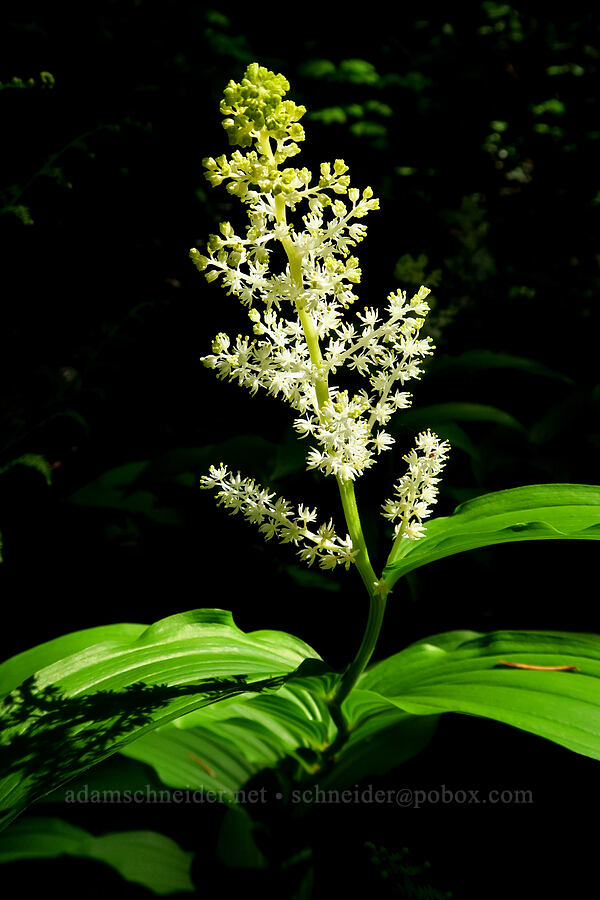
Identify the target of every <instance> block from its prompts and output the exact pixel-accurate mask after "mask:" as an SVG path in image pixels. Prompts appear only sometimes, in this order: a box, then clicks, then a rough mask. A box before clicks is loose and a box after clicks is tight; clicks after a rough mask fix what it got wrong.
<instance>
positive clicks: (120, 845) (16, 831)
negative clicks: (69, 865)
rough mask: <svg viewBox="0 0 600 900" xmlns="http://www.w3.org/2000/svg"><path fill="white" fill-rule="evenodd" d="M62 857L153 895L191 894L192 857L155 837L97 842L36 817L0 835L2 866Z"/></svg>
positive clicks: (121, 835)
mask: <svg viewBox="0 0 600 900" xmlns="http://www.w3.org/2000/svg"><path fill="white" fill-rule="evenodd" d="M65 854H66V855H68V856H79V857H85V858H87V859H96V860H99V861H100V862H103V863H106V864H107V865H109V866H112V868H113V869H116V870H117V872H118V873H119V874H120V875H122V877H123V878H124V879H125V880H126V881H133V882H135V883H136V884H141V885H143V886H144V887H146V888H148V889H149V890H151V891H153V892H154V893H155V894H172V893H175V892H180V891H186V892H193V891H194V884H193V882H192V879H191V877H190V869H191V865H192V858H193V853H189V852H187V851H185V850H182V849H181V847H180V846H179V845H178V844H176V843H175V841H173V840H171V838H168V837H166V836H165V835H163V834H158V833H157V832H155V831H122V832H114V833H111V834H103V835H100V836H98V837H95V836H94V835H93V834H90V833H89V832H88V831H84V829H83V828H78V827H77V826H76V825H71V824H69V823H68V822H64V821H63V820H62V819H56V818H50V817H45V816H35V817H31V818H24V819H21V820H20V821H19V822H14V823H13V825H12V826H11V827H10V828H9V829H7V830H6V831H5V832H3V834H0V863H3V862H12V861H15V860H21V859H42V858H44V859H50V858H54V857H58V856H63V855H65ZM23 887H24V888H26V887H27V885H26V884H25V885H23Z"/></svg>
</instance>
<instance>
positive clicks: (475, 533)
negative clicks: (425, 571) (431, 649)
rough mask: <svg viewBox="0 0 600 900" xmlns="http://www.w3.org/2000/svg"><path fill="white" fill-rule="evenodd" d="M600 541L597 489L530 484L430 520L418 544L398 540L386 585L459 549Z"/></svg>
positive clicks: (595, 486) (598, 496)
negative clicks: (559, 541)
mask: <svg viewBox="0 0 600 900" xmlns="http://www.w3.org/2000/svg"><path fill="white" fill-rule="evenodd" d="M559 538H561V539H566V538H568V539H570V540H573V539H584V540H598V539H599V538H600V487H599V486H597V485H588V484H532V485H527V486H526V487H518V488H511V489H509V490H506V491H497V492H495V493H493V494H484V495H483V496H481V497H476V498H475V499H474V500H468V501H467V502H466V503H462V504H461V505H460V506H459V507H457V509H456V510H455V511H454V513H453V514H452V515H451V516H446V517H443V518H437V519H431V520H430V521H428V522H427V523H426V529H425V535H424V536H423V537H422V538H419V540H416V541H409V540H404V541H402V542H401V543H400V545H399V547H398V548H397V549H396V550H395V551H393V552H392V553H391V554H390V557H389V559H388V561H387V565H386V567H385V569H384V573H383V574H384V576H385V578H386V579H387V580H388V582H389V583H390V585H391V584H394V583H395V582H396V581H397V580H398V578H400V577H401V576H402V575H405V574H406V573H407V572H411V571H412V570H413V569H418V568H419V567H420V566H424V565H425V564H426V563H430V562H433V561H434V560H436V559H442V558H443V557H445V556H452V555H453V554H454V553H461V552H462V551H464V550H474V549H476V548H478V547H488V546H490V545H492V544H504V543H509V542H512V541H536V540H556V539H559Z"/></svg>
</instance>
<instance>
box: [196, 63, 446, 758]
mask: <svg viewBox="0 0 600 900" xmlns="http://www.w3.org/2000/svg"><path fill="white" fill-rule="evenodd" d="M289 87H290V86H289V83H288V81H287V79H286V78H285V77H284V76H283V75H281V74H275V73H274V72H270V71H269V70H268V69H266V68H264V67H262V66H260V65H259V64H258V63H251V64H250V65H249V66H248V68H247V70H246V72H245V74H244V77H243V78H242V80H241V82H239V83H237V82H235V81H230V82H229V84H228V85H227V87H226V88H225V91H224V95H223V100H222V102H221V107H220V109H221V113H222V114H223V116H225V118H224V119H223V127H224V128H225V130H226V131H227V134H228V138H229V143H230V144H234V145H238V146H239V147H242V148H251V149H249V150H248V152H247V153H246V154H245V155H244V154H243V153H241V152H240V151H239V150H235V151H234V152H233V153H232V154H231V156H230V157H229V158H228V157H226V156H225V155H222V156H219V157H218V158H217V159H213V158H212V157H207V158H206V159H205V160H203V164H204V166H205V168H206V177H207V179H208V181H209V182H210V184H211V185H212V186H213V187H215V186H217V185H220V184H222V183H223V182H226V183H227V185H226V186H227V190H228V191H229V192H230V193H231V194H233V195H234V196H237V197H239V199H240V200H241V201H242V202H243V203H244V204H246V205H247V207H248V218H249V225H248V226H247V228H246V235H245V236H240V235H238V234H236V231H235V229H234V227H233V226H232V225H231V223H230V222H221V223H220V225H219V231H220V234H217V235H211V236H210V238H209V241H208V244H207V253H208V255H207V256H205V255H203V254H201V253H199V251H198V250H197V249H196V248H192V250H190V257H191V259H192V260H193V262H194V265H195V266H196V267H197V268H198V270H199V271H200V272H204V273H205V277H206V280H207V282H209V283H210V282H213V281H215V280H216V279H221V282H222V286H223V287H224V288H225V290H226V291H227V293H228V294H233V295H235V296H237V297H238V298H239V300H240V302H241V303H242V305H244V306H246V307H247V308H248V316H249V319H250V321H251V322H252V331H253V333H254V335H256V337H255V338H251V337H250V336H249V335H244V336H243V335H241V334H240V335H238V336H237V337H236V338H234V339H232V338H231V337H230V336H229V335H227V334H224V333H222V332H221V333H219V334H217V335H216V337H215V339H214V341H213V344H212V353H211V354H208V355H206V356H204V357H202V361H203V363H204V365H206V366H207V367H208V368H211V369H214V370H215V371H216V374H217V377H218V378H221V379H228V380H230V381H231V380H237V382H238V384H240V385H243V386H244V387H246V388H247V389H249V390H250V393H251V394H252V395H254V394H256V393H257V391H259V390H266V391H267V393H268V394H269V395H271V396H273V397H281V398H282V399H283V400H285V401H286V402H288V403H289V404H290V406H291V407H292V409H293V410H294V414H295V419H294V429H295V430H296V432H297V433H298V435H299V437H300V438H309V444H310V447H309V450H308V453H307V456H306V465H307V469H309V470H311V469H318V470H319V471H320V472H321V473H322V474H323V475H325V476H330V475H333V476H335V478H336V481H337V484H338V489H339V492H340V498H341V502H342V508H343V512H344V517H345V520H346V525H347V529H348V533H347V534H346V535H345V536H343V535H339V534H337V533H336V529H335V527H334V524H333V521H332V520H331V519H330V520H329V521H323V522H321V523H320V524H317V518H318V515H317V510H316V509H309V508H308V507H307V506H306V505H305V504H300V505H298V506H297V507H295V506H294V505H293V504H292V503H290V502H289V501H288V500H286V499H285V498H283V497H277V498H276V499H275V494H274V493H271V492H270V489H269V488H268V487H264V486H261V485H259V484H257V483H256V482H255V481H254V479H252V478H247V477H242V475H241V473H239V472H238V473H237V475H236V474H234V473H232V472H230V471H229V469H228V468H227V466H226V465H225V464H224V463H221V464H220V465H219V466H218V467H217V466H214V465H213V466H211V467H210V470H209V473H208V474H207V475H204V476H203V477H202V478H201V480H200V486H201V487H202V488H206V489H211V490H215V491H216V493H217V498H218V500H217V502H218V503H219V505H222V506H224V507H225V508H226V509H227V510H228V512H229V513H230V514H232V515H234V514H240V513H241V514H242V515H243V516H244V518H245V519H246V520H247V521H248V522H249V523H250V524H253V525H256V526H258V528H259V531H260V532H261V533H262V534H263V535H264V537H265V539H266V540H271V539H272V538H273V537H277V539H278V540H279V541H281V543H284V544H290V543H291V544H293V545H294V546H296V547H297V548H298V550H297V552H298V555H299V557H300V559H301V560H302V561H303V562H304V563H306V564H307V565H308V566H311V565H313V563H315V562H317V563H318V565H319V566H320V568H322V569H325V570H330V569H334V568H336V567H337V566H339V565H344V566H345V568H346V569H348V568H350V566H351V565H353V564H354V565H356V567H357V569H358V571H359V574H360V576H361V578H362V580H363V582H364V584H365V587H366V589H367V593H368V596H369V614H368V617H367V623H366V628H365V632H364V635H363V638H362V641H361V644H360V647H359V648H358V651H357V653H356V655H355V657H354V659H353V660H352V662H351V663H350V664H349V666H348V667H347V668H346V669H345V671H344V672H343V673H342V674H341V675H340V676H339V678H337V680H336V681H335V683H334V684H333V686H332V688H331V689H330V691H329V695H328V698H327V699H328V703H329V708H330V712H331V716H332V718H333V720H334V722H335V724H336V725H337V729H338V733H337V736H336V738H335V740H334V741H333V743H332V744H331V745H330V747H329V748H328V749H327V753H326V755H327V757H328V758H333V757H335V755H336V753H337V751H338V749H339V748H341V747H342V746H343V744H344V743H345V741H346V740H347V736H348V724H347V722H346V721H345V715H344V712H343V702H344V700H345V699H346V698H347V697H348V695H349V694H350V692H351V690H352V688H353V687H354V685H355V684H356V683H357V681H358V679H359V678H360V676H361V674H362V672H363V671H364V670H365V668H366V666H367V664H368V663H369V660H370V659H371V656H372V654H373V651H374V649H375V645H376V643H377V640H378V637H379V633H380V630H381V625H382V621H383V616H384V612H385V606H386V599H387V595H388V593H389V586H388V584H387V582H386V580H385V578H383V577H382V578H378V577H377V575H376V574H375V572H374V570H373V566H372V565H371V562H370V560H369V553H368V550H367V546H366V543H365V538H364V535H363V531H362V526H361V522H360V516H359V513H358V508H357V503H356V496H355V493H354V480H355V479H356V478H359V477H361V476H362V475H363V473H364V472H365V471H366V470H367V469H369V468H371V466H373V465H374V464H375V462H376V460H377V458H378V457H379V455H380V453H382V452H384V451H386V450H388V449H389V448H390V447H391V446H392V445H393V444H394V438H393V437H392V436H391V434H389V433H388V432H387V431H385V430H384V428H385V426H386V425H387V423H388V422H389V421H390V420H391V418H392V416H393V415H394V413H395V412H396V411H398V410H401V409H407V408H408V407H409V406H410V405H411V394H410V393H408V392H406V391H405V390H403V389H402V388H403V387H404V385H405V383H406V382H407V381H410V380H412V379H415V378H419V377H420V375H421V374H422V369H421V360H422V359H423V358H424V357H426V356H429V355H430V354H431V353H432V351H433V349H434V348H433V344H432V342H431V338H430V337H421V336H420V331H421V328H422V326H423V323H424V321H425V317H426V315H427V313H428V312H429V306H428V304H427V302H426V298H427V296H428V294H429V289H428V288H427V287H425V286H423V285H422V286H421V287H420V288H419V290H418V291H417V292H416V293H415V294H414V296H413V297H411V298H408V297H407V295H406V293H405V292H404V291H402V290H397V291H394V292H392V293H391V294H389V295H388V297H387V304H386V308H385V309H384V310H380V309H379V308H374V307H366V306H365V307H364V309H363V311H362V312H357V313H356V314H355V316H354V317H353V320H348V319H347V318H346V317H345V311H346V310H347V309H348V307H349V306H350V305H351V304H352V303H353V302H354V301H355V300H356V299H357V296H356V294H355V293H354V290H353V286H354V285H355V284H358V283H360V280H361V269H360V267H359V264H358V259H357V258H356V257H355V256H353V255H352V254H351V249H352V248H353V247H355V246H356V245H357V244H358V243H360V242H361V241H362V240H363V238H364V236H365V234H366V226H365V225H364V224H363V223H362V221H361V220H362V219H363V218H364V217H365V216H366V215H367V214H368V213H369V212H370V211H371V210H376V209H379V201H378V200H377V198H375V197H373V191H372V189H371V188H370V187H365V188H364V189H363V190H362V192H361V191H359V190H358V189H357V188H356V187H351V186H350V176H349V175H347V174H346V173H347V172H348V166H347V165H346V164H345V162H344V160H343V159H336V160H335V161H334V163H333V166H332V165H331V163H328V162H324V163H322V164H321V166H320V172H319V175H318V176H317V180H316V181H314V180H313V179H314V176H313V173H312V172H310V171H309V170H308V169H307V168H295V167H289V166H287V165H285V163H286V161H287V160H288V159H289V158H290V157H293V156H295V155H296V154H297V153H299V152H300V148H299V146H298V142H299V141H303V140H304V137H305V135H304V129H303V127H302V126H301V125H300V124H299V121H300V119H301V118H302V116H303V115H304V114H305V112H306V109H305V107H303V106H298V105H296V104H295V103H294V102H293V101H291V100H284V97H285V95H286V94H287V92H288V91H289ZM272 141H274V142H275V143H274V144H272ZM280 167H281V168H280ZM342 198H344V199H342ZM304 204H307V205H308V207H309V211H308V213H307V214H305V215H302V221H303V223H304V224H303V226H300V227H299V228H298V229H296V227H295V225H294V224H293V223H292V222H288V221H287V212H288V209H289V210H290V211H291V212H296V210H297V209H298V207H299V206H301V205H302V206H303V205H304ZM304 208H306V207H304ZM273 241H274V242H277V243H279V244H280V245H281V247H282V248H283V250H284V253H285V255H286V257H287V265H286V268H285V271H284V272H281V271H279V272H275V271H270V267H269V257H270V253H271V250H272V244H271V242H273ZM290 306H291V308H292V310H293V313H292V316H291V317H290V316H288V315H286V309H289V307H290ZM342 368H344V369H346V370H347V371H349V372H353V373H356V374H357V375H359V376H360V377H361V378H362V379H363V384H365V387H363V388H362V389H360V390H359V391H358V392H356V393H353V394H351V393H350V392H349V391H347V390H342V389H340V388H339V387H336V386H335V385H334V384H333V383H331V384H330V383H329V374H330V373H331V375H332V376H334V375H335V374H336V373H337V372H338V371H340V370H341V369H342ZM448 450H449V446H448V444H447V442H445V441H440V440H439V439H438V437H437V435H435V434H432V433H431V431H429V430H427V431H425V432H421V433H420V434H419V435H418V436H417V438H416V441H415V447H414V449H413V450H411V451H410V452H409V453H408V454H406V455H405V456H404V457H403V458H404V460H405V462H406V463H407V470H406V473H405V474H404V475H402V476H401V477H400V478H399V479H398V481H397V482H396V484H395V486H394V493H393V495H392V497H390V498H389V499H387V500H386V501H385V503H384V504H383V505H382V508H381V511H382V515H383V516H384V517H385V518H386V519H388V520H389V521H390V522H392V523H394V538H395V543H394V552H395V553H402V552H403V548H402V543H403V542H404V543H405V544H406V546H409V545H410V543H411V542H412V541H415V540H419V539H420V538H421V537H422V536H423V534H424V533H425V527H424V525H423V521H424V520H425V519H427V518H428V517H429V516H430V514H431V507H432V505H433V504H435V502H436V496H437V490H438V489H437V484H438V482H439V480H440V479H439V477H438V476H439V473H440V471H441V469H442V468H443V466H444V464H445V461H446V456H447V453H448Z"/></svg>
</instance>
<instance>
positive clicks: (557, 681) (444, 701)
mask: <svg viewBox="0 0 600 900" xmlns="http://www.w3.org/2000/svg"><path fill="white" fill-rule="evenodd" d="M455 638H457V639H458V642H456V640H455ZM506 662H509V663H519V664H525V665H527V666H531V665H533V666H575V667H576V670H573V671H538V670H534V669H522V668H513V667H511V666H507V665H505V663H506ZM358 689H359V690H363V691H369V692H372V693H374V694H379V695H380V696H381V697H385V698H386V699H387V700H388V701H389V702H390V703H392V704H394V705H395V706H396V707H398V709H400V710H402V711H404V712H406V713H410V714H411V715H414V716H428V715H437V714H439V713H442V712H459V713H467V714H469V715H476V716H484V717H486V718H489V719H495V720H497V721H499V722H505V723H507V724H508V725H513V726H515V727H517V728H521V729H522V730H524V731H529V732H531V733H532V734H537V735H540V736H541V737H544V738H547V739H548V740H551V741H554V742H555V743H557V744H561V745H562V746H564V747H568V748H569V749H570V750H574V751H575V752H577V753H581V754H584V755H585V756H590V757H592V758H594V759H600V636H598V635H593V634H590V635H586V634H566V633H565V634H563V633H560V632H529V631H523V632H519V631H498V632H492V633H491V634H483V635H479V636H477V637H475V638H468V639H467V640H464V641H461V640H460V638H459V637H458V635H455V636H453V638H452V639H450V640H449V641H445V640H444V636H443V635H442V636H438V637H434V638H429V639H428V640H425V641H422V642H420V643H418V644H413V645H412V646H411V647H408V648H407V649H406V650H404V651H402V652H401V653H398V654H396V655H395V656H392V657H390V658H389V659H386V660H383V661H382V662H380V663H378V664H377V665H375V666H373V668H371V669H370V670H369V671H368V672H367V673H365V675H363V677H362V678H361V680H360V681H359V684H358Z"/></svg>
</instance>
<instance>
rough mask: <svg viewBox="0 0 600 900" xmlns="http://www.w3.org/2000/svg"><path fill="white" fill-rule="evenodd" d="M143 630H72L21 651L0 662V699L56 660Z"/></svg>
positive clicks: (124, 626)
mask: <svg viewBox="0 0 600 900" xmlns="http://www.w3.org/2000/svg"><path fill="white" fill-rule="evenodd" d="M146 628H147V626H146V625H133V624H128V623H120V624H118V625H99V626H98V627H97V628H85V629H83V630H82V631H73V632H71V634H65V635H62V636H61V637H58V638H55V639H54V640H52V641H46V643H44V644H38V646H37V647H32V648H31V649H29V650H24V651H23V652H22V653H19V654H17V656H13V657H11V659H8V660H6V662H3V663H0V698H1V697H4V695H5V694H9V693H10V692H11V691H12V690H13V688H16V687H18V685H20V684H21V683H22V682H23V681H25V679H26V678H29V676H30V675H33V674H34V672H37V671H39V670H40V669H44V668H45V667H46V666H49V665H51V663H53V662H56V661H57V660H59V659H64V657H65V656H71V654H72V653H77V651H78V650H85V649H86V647H91V646H92V644H100V643H102V641H112V640H135V638H137V637H139V636H140V634H141V633H142V632H143V631H145V630H146Z"/></svg>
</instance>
